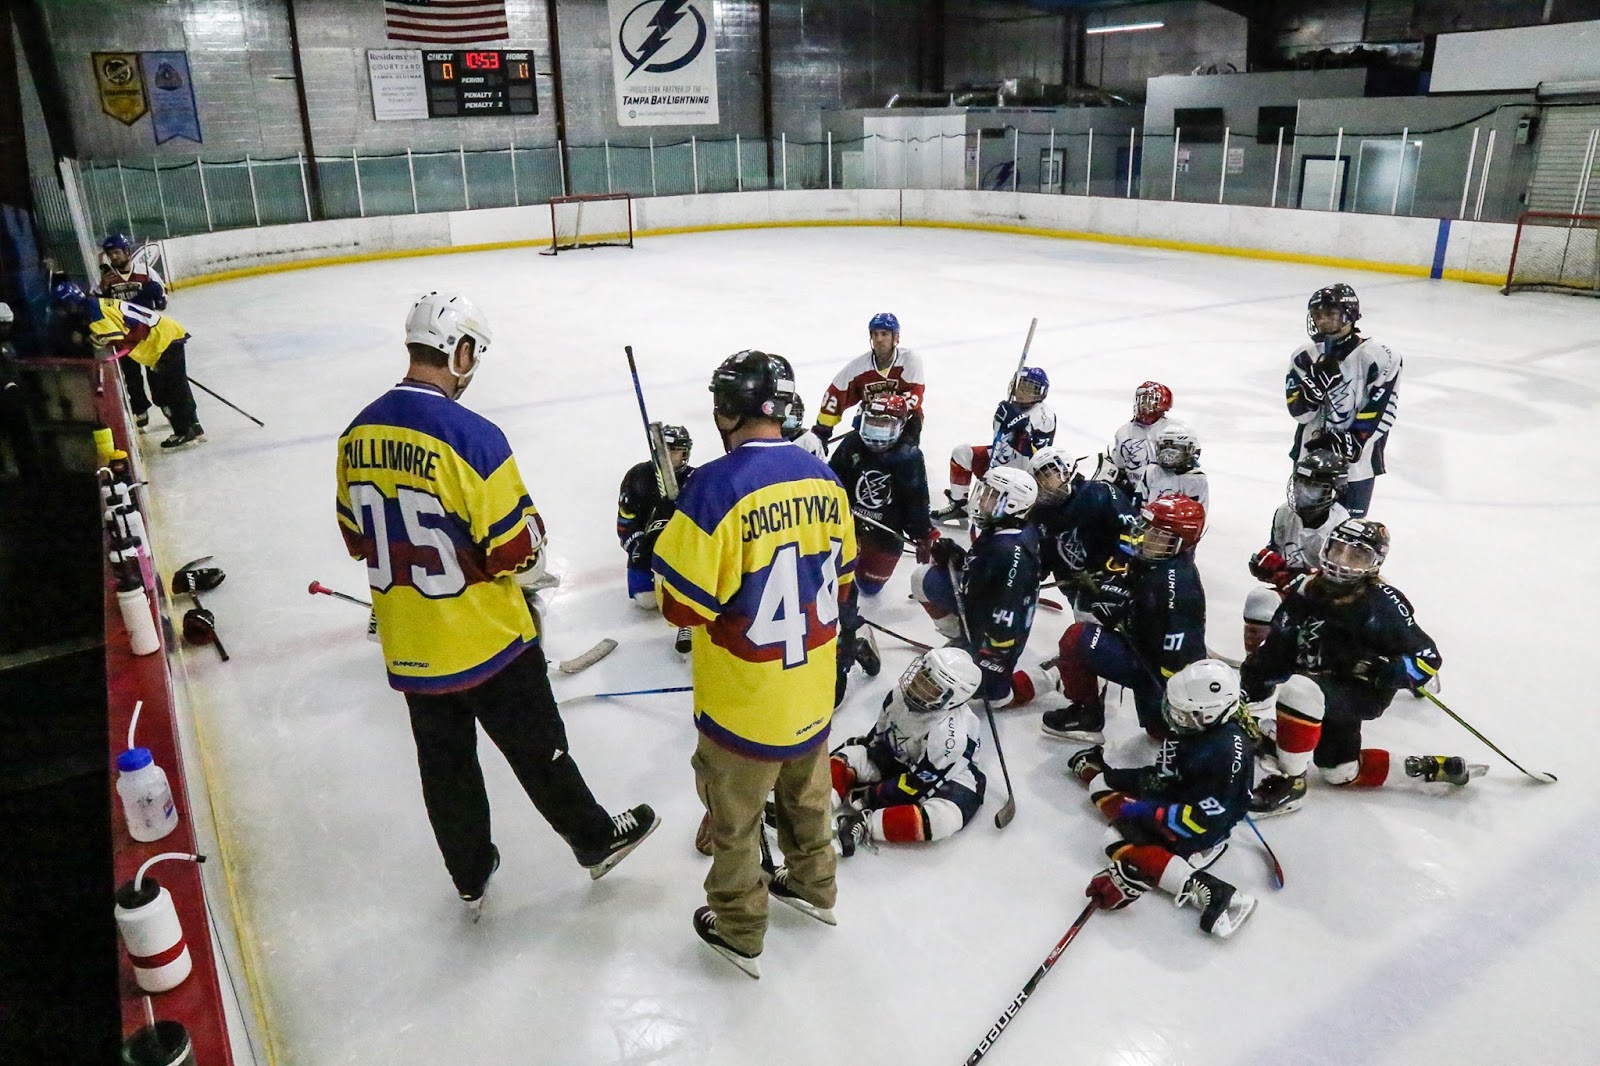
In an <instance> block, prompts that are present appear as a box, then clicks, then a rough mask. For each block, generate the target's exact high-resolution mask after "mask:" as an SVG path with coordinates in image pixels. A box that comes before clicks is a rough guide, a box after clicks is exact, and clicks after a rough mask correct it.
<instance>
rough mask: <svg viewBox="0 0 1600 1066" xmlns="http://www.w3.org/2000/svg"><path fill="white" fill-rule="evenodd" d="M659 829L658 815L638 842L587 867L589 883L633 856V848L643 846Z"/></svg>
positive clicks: (659, 820) (659, 817)
mask: <svg viewBox="0 0 1600 1066" xmlns="http://www.w3.org/2000/svg"><path fill="white" fill-rule="evenodd" d="M660 828H661V816H660V815H656V820H655V821H654V822H653V823H651V825H650V828H649V829H647V830H645V834H644V836H642V837H640V838H639V839H638V840H635V841H634V842H633V843H632V844H629V845H628V846H627V847H625V848H620V849H618V850H617V851H613V852H612V853H611V854H610V855H607V856H606V857H605V858H604V859H603V860H601V861H600V862H598V863H596V864H595V865H593V866H591V867H589V868H588V869H589V879H590V880H591V881H598V880H600V879H601V878H602V877H604V876H605V875H606V874H608V873H610V872H611V871H612V870H613V869H615V868H616V865H617V863H619V862H621V861H622V860H623V859H626V858H627V857H628V856H629V855H631V854H633V849H634V848H636V847H638V846H639V845H640V844H643V843H644V842H645V841H646V840H649V839H650V834H651V833H654V832H655V831H656V830H657V829H660Z"/></svg>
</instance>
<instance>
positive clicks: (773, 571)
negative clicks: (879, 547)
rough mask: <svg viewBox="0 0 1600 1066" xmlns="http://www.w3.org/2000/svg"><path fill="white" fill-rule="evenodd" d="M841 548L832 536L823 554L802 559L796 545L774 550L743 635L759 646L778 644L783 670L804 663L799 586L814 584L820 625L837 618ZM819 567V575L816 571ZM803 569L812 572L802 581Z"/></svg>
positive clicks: (805, 616) (805, 614) (805, 618)
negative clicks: (832, 539) (764, 582)
mask: <svg viewBox="0 0 1600 1066" xmlns="http://www.w3.org/2000/svg"><path fill="white" fill-rule="evenodd" d="M843 550H844V542H843V541H840V540H837V539H835V540H834V541H833V542H832V544H831V545H830V546H829V548H828V553H827V554H826V555H822V554H818V555H813V556H809V557H807V558H805V559H802V558H801V557H800V547H799V545H796V544H785V545H783V546H782V547H781V548H779V549H778V550H777V551H776V552H775V553H773V556H772V564H771V566H769V567H768V568H767V579H766V584H765V585H763V586H762V588H761V601H760V603H759V604H757V606H756V614H755V617H754V618H753V619H751V620H750V628H749V629H747V630H746V631H745V635H746V636H747V637H748V638H749V639H750V643H752V644H754V645H755V646H756V647H758V648H772V647H779V646H781V647H782V648H783V665H784V668H785V669H788V668H789V667H792V666H802V665H804V664H805V662H806V627H807V625H808V612H807V611H806V608H805V604H804V603H803V602H802V600H801V592H800V590H801V587H802V585H806V586H809V585H811V584H813V582H814V583H815V584H816V588H817V592H816V618H817V622H818V624H819V625H823V626H831V625H834V624H835V623H837V622H838V621H839V554H840V552H841V551H843ZM819 568H820V570H821V573H820V575H819V574H816V573H815V571H816V570H817V569H819ZM802 569H805V570H810V571H812V573H811V574H807V575H805V576H807V577H809V578H810V580H807V581H804V582H802V580H801V577H802V574H801V571H802Z"/></svg>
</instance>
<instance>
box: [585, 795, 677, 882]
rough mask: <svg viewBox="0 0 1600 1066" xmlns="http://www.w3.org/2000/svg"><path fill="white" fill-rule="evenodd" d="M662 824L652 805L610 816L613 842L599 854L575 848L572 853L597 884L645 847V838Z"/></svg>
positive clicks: (646, 804) (642, 805)
mask: <svg viewBox="0 0 1600 1066" xmlns="http://www.w3.org/2000/svg"><path fill="white" fill-rule="evenodd" d="M660 824H661V819H659V818H657V817H656V812H655V811H653V810H651V809H650V804H648V803H641V804H639V806H637V807H635V808H633V810H631V811H623V812H622V813H621V814H614V815H612V816H611V841H610V843H608V844H606V846H605V847H603V848H601V849H599V850H598V851H579V850H578V849H576V848H574V849H573V852H572V853H573V854H574V855H575V856H577V859H578V865H579V866H582V867H583V868H584V869H585V870H588V871H589V876H590V877H591V878H593V879H594V880H596V881H598V880H600V879H601V878H602V877H604V876H605V875H606V874H608V873H610V872H611V868H612V867H613V866H615V865H616V864H617V863H619V862H621V861H622V860H623V859H625V858H627V857H628V852H630V851H632V850H633V849H634V848H636V847H638V846H639V845H640V844H642V843H644V838H645V837H647V836H649V835H650V834H651V833H654V832H655V831H656V826H658V825H660Z"/></svg>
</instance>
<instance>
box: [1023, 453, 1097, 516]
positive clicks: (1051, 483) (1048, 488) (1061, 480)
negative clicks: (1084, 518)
mask: <svg viewBox="0 0 1600 1066" xmlns="http://www.w3.org/2000/svg"><path fill="white" fill-rule="evenodd" d="M1028 472H1029V473H1030V474H1032V475H1033V480H1034V482H1035V484H1036V485H1037V486H1038V490H1039V498H1038V502H1039V503H1045V504H1056V503H1065V502H1067V501H1068V500H1070V499H1072V494H1073V493H1074V492H1075V491H1077V488H1078V485H1079V483H1080V482H1082V480H1083V479H1082V478H1081V477H1079V476H1078V461H1077V460H1076V459H1069V458H1068V457H1067V453H1066V452H1065V451H1063V450H1061V449H1060V448H1055V447H1050V448H1040V449H1039V450H1038V451H1037V452H1035V453H1034V454H1033V458H1032V459H1031V460H1030V461H1029V462H1028Z"/></svg>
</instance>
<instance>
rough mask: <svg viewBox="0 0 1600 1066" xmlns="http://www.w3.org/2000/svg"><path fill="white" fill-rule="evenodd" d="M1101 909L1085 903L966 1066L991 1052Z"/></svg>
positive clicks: (992, 1026)
mask: <svg viewBox="0 0 1600 1066" xmlns="http://www.w3.org/2000/svg"><path fill="white" fill-rule="evenodd" d="M1099 909H1100V905H1099V904H1097V903H1094V902H1093V901H1091V902H1089V903H1087V904H1085V905H1084V908H1083V911H1082V912H1081V913H1080V914H1079V915H1078V920H1077V921H1075V922H1073V923H1072V928H1070V929H1068V930H1067V935H1066V936H1064V937H1062V938H1061V939H1060V940H1058V941H1056V946H1055V947H1053V948H1051V949H1050V954H1048V955H1046V956H1045V957H1044V963H1043V965H1041V966H1040V967H1039V968H1038V969H1037V970H1035V971H1033V976H1032V977H1030V978H1028V983H1027V984H1025V985H1023V986H1022V991H1020V992H1018V993H1017V995H1016V998H1014V999H1013V1000H1012V1001H1011V1002H1010V1003H1009V1004H1007V1005H1006V1009H1005V1010H1004V1011H1002V1012H1001V1014H1000V1017H999V1019H998V1020H997V1021H996V1022H995V1023H994V1024H993V1025H991V1026H990V1027H989V1031H988V1032H987V1033H985V1034H984V1037H983V1039H982V1040H980V1041H978V1046H977V1047H975V1048H973V1050H972V1054H970V1055H968V1056H967V1060H966V1063H965V1066H974V1064H975V1063H976V1062H977V1061H978V1060H979V1059H981V1058H983V1057H984V1056H985V1055H987V1054H988V1053H989V1049H990V1048H992V1047H994V1042H995V1041H996V1040H999V1039H1000V1034H1001V1033H1004V1032H1005V1031H1006V1026H1008V1025H1010V1024H1011V1020H1012V1019H1013V1018H1015V1017H1016V1016H1017V1012H1018V1011H1020V1010H1021V1009H1022V1005H1023V1004H1024V1003H1026V1002H1028V997H1029V996H1031V995H1033V990H1034V989H1035V988H1038V987H1039V982H1040V981H1043V980H1044V975H1045V974H1047V973H1049V972H1050V968H1051V967H1052V966H1054V965H1055V964H1056V960H1057V959H1059V958H1061V955H1062V953H1063V952H1065V951H1066V950H1067V945H1068V944H1070V943H1072V941H1073V938H1075V937H1076V936H1077V935H1078V931H1079V930H1081V929H1082V928H1083V927H1084V926H1085V925H1087V924H1088V922H1089V917H1090V915H1092V914H1094V912H1095V911H1097V910H1099Z"/></svg>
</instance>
